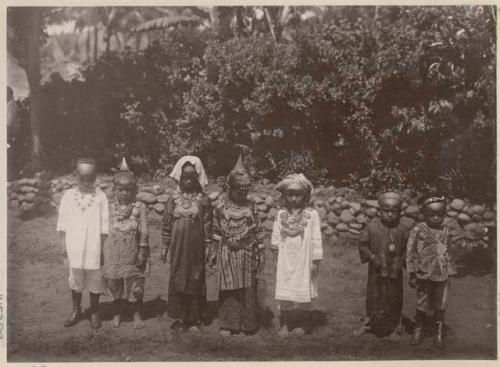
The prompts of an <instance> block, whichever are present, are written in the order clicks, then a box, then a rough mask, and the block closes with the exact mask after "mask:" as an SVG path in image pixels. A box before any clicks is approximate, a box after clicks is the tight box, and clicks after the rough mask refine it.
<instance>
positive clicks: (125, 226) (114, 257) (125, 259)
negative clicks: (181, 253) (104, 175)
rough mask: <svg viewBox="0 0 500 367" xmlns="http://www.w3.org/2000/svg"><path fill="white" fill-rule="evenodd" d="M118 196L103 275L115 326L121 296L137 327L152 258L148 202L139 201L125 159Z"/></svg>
mask: <svg viewBox="0 0 500 367" xmlns="http://www.w3.org/2000/svg"><path fill="white" fill-rule="evenodd" d="M114 183H115V198H114V200H113V201H112V202H111V203H110V208H109V216H110V219H109V223H110V228H109V229H110V230H109V236H108V237H107V239H106V241H105V242H104V248H103V254H104V266H103V270H104V278H105V280H106V284H107V287H108V289H109V291H110V293H111V295H112V297H113V326H114V327H119V326H120V323H121V309H122V307H121V306H122V303H123V301H122V295H123V294H124V293H125V298H126V300H127V301H128V302H130V303H131V304H132V308H133V309H134V328H136V329H138V328H142V327H144V321H143V319H142V302H143V298H144V286H145V278H146V273H147V272H148V270H149V269H148V268H149V267H148V266H147V265H148V260H149V254H150V250H149V236H148V235H149V232H148V222H147V209H146V205H145V204H144V203H142V202H140V201H138V200H136V198H135V197H136V193H137V178H136V176H135V175H134V174H133V173H132V172H131V171H130V169H129V168H128V166H127V163H126V161H125V159H123V161H122V165H121V167H120V170H119V171H118V172H117V173H116V174H115V177H114Z"/></svg>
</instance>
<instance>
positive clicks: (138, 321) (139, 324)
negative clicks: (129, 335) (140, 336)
mask: <svg viewBox="0 0 500 367" xmlns="http://www.w3.org/2000/svg"><path fill="white" fill-rule="evenodd" d="M142 328H144V321H143V320H142V317H141V314H140V313H138V312H136V313H134V329H142Z"/></svg>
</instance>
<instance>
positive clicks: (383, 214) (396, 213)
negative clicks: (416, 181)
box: [380, 198, 401, 226]
mask: <svg viewBox="0 0 500 367" xmlns="http://www.w3.org/2000/svg"><path fill="white" fill-rule="evenodd" d="M400 215H401V202H400V201H399V200H397V199H392V198H388V199H384V200H383V201H382V202H381V203H380V219H381V220H382V223H384V224H386V225H389V226H391V225H394V224H396V223H397V222H398V221H399V217H400Z"/></svg>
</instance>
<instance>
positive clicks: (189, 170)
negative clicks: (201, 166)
mask: <svg viewBox="0 0 500 367" xmlns="http://www.w3.org/2000/svg"><path fill="white" fill-rule="evenodd" d="M197 182H198V174H197V173H196V169H195V168H194V167H193V166H191V165H187V166H185V167H184V168H183V169H182V175H181V183H180V184H181V188H182V189H183V190H184V191H194V190H195V189H196V184H197Z"/></svg>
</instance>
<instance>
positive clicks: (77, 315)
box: [64, 290, 83, 327]
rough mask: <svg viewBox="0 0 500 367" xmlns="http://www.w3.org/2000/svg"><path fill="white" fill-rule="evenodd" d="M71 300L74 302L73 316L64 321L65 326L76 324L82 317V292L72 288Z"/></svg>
mask: <svg viewBox="0 0 500 367" xmlns="http://www.w3.org/2000/svg"><path fill="white" fill-rule="evenodd" d="M71 302H72V303H73V312H72V313H71V316H70V317H69V318H68V319H67V320H66V321H64V326H65V327H70V326H75V325H76V324H78V322H80V320H81V319H82V316H83V314H82V306H81V305H82V294H81V293H79V292H76V291H74V290H71Z"/></svg>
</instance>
